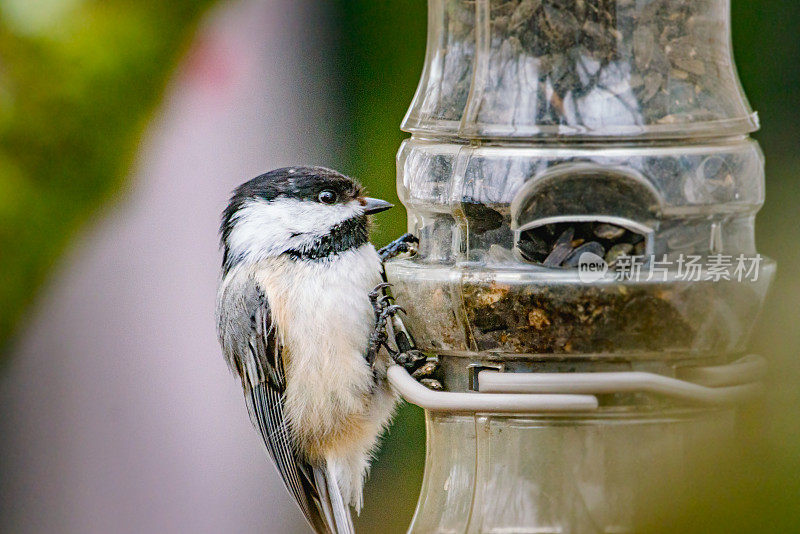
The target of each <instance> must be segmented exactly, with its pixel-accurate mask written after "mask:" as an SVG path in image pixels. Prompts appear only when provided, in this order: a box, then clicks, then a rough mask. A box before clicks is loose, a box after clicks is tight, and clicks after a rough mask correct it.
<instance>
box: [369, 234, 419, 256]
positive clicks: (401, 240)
mask: <svg viewBox="0 0 800 534" xmlns="http://www.w3.org/2000/svg"><path fill="white" fill-rule="evenodd" d="M416 243H419V239H418V238H417V236H415V235H414V234H411V233H406V234H403V235H401V236H400V237H398V238H397V239H395V240H394V241H392V242H391V243H389V244H388V245H386V246H385V247H383V248H382V249H380V250H379V251H378V255H379V256H380V258H381V261H388V260H390V259H392V258H394V257H395V256H397V255H399V254H403V253H404V252H412V251H413V250H414V247H413V245H414V244H416Z"/></svg>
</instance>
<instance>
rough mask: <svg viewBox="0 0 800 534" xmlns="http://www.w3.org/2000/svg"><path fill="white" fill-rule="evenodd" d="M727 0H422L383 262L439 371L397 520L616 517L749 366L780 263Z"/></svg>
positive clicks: (586, 528)
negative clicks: (414, 244) (413, 488)
mask: <svg viewBox="0 0 800 534" xmlns="http://www.w3.org/2000/svg"><path fill="white" fill-rule="evenodd" d="M757 127H758V122H757V118H756V116H755V114H754V113H753V112H752V111H751V109H750V107H749V105H748V103H747V101H746V99H745V97H744V94H743V92H742V90H741V86H740V84H739V82H738V78H737V75H736V71H735V67H734V63H733V58H732V53H731V43H730V27H729V1H728V0H477V1H475V0H429V19H428V49H427V55H426V59H425V67H424V71H423V74H422V79H421V81H420V85H419V88H418V90H417V94H416V96H415V97H414V101H413V103H412V104H411V108H410V110H409V112H408V115H407V116H406V119H405V121H404V124H403V129H404V130H405V131H408V132H410V133H411V134H412V137H411V138H410V139H408V140H406V141H405V142H404V143H403V145H402V147H401V149H400V152H399V154H398V164H397V168H398V189H399V192H400V195H401V200H402V201H403V204H404V205H405V206H406V208H407V210H408V218H409V231H411V232H413V233H414V234H416V235H417V236H418V237H419V239H420V243H419V249H418V252H417V253H416V255H414V256H413V257H410V258H401V259H396V260H393V261H391V262H389V263H388V264H387V274H388V277H389V280H390V282H392V283H393V284H394V288H393V291H394V294H395V296H396V297H397V300H398V302H399V303H401V304H402V305H403V306H404V308H405V309H406V310H407V312H408V315H407V318H406V322H407V325H408V327H409V329H410V330H411V333H412V334H413V335H414V337H415V338H416V341H417V344H418V345H419V347H420V348H421V349H423V350H424V351H426V352H428V353H430V354H435V355H436V356H438V358H439V362H440V365H439V369H438V371H437V378H438V379H439V380H440V381H441V383H442V384H443V386H444V391H442V392H433V391H427V390H424V389H422V386H420V385H418V384H416V383H415V382H413V381H412V380H411V379H410V377H409V376H408V375H407V374H405V372H404V371H403V370H402V369H399V368H393V370H392V373H391V379H392V381H393V383H394V384H395V385H396V386H397V388H398V389H399V390H400V391H401V392H402V393H403V394H404V395H405V396H406V398H408V399H409V400H410V401H412V402H416V403H418V404H420V405H422V406H423V407H425V408H426V416H427V430H428V443H427V447H428V448H427V463H426V470H425V477H424V482H423V489H422V494H421V496H420V500H419V504H418V508H417V512H416V515H415V517H414V521H413V524H412V526H411V531H412V532H420V533H430V532H537V533H550V532H553V533H557V532H558V533H583V532H608V533H611V532H631V531H634V530H635V525H636V524H637V519H636V518H637V517H639V515H640V514H642V513H644V509H643V507H644V506H645V501H646V496H647V495H648V494H649V493H650V492H651V490H652V489H653V488H654V487H656V486H659V485H663V484H670V485H673V486H675V487H676V488H679V487H680V485H681V484H685V483H687V480H688V477H687V473H685V472H684V471H685V469H686V463H685V460H686V458H687V456H688V455H690V454H691V452H692V451H693V450H695V449H698V448H703V447H707V446H708V445H709V444H712V443H716V444H718V445H719V446H724V443H725V440H727V439H729V436H730V432H731V429H732V423H733V415H734V413H735V406H736V403H737V402H743V401H746V400H747V399H748V398H749V396H750V395H751V394H752V393H754V391H755V390H757V389H758V385H757V383H758V380H759V379H760V373H761V371H762V361H761V360H760V358H757V357H754V356H746V355H745V352H744V351H745V349H746V344H747V341H748V337H749V333H750V329H751V327H752V325H753V324H754V322H755V319H756V317H757V315H758V313H759V309H760V307H761V305H762V302H763V300H764V296H765V293H766V290H767V288H768V286H769V283H770V280H771V278H772V275H773V272H774V264H773V263H772V262H771V261H770V260H769V259H767V258H763V257H761V256H759V255H757V253H756V249H755V243H754V218H755V214H756V212H757V211H758V209H759V208H760V206H761V204H762V203H763V200H764V185H763V181H764V175H763V168H764V162H763V156H762V153H761V151H760V149H759V147H758V145H757V144H756V143H755V142H754V141H752V140H751V139H750V138H748V134H750V133H751V132H753V131H754V130H756V129H757Z"/></svg>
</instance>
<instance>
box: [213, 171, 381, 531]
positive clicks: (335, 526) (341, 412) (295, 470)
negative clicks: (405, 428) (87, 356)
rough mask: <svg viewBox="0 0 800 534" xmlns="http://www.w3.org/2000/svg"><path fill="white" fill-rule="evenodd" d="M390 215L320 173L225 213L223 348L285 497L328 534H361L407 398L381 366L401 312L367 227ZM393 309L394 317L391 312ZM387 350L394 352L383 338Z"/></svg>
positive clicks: (247, 190)
mask: <svg viewBox="0 0 800 534" xmlns="http://www.w3.org/2000/svg"><path fill="white" fill-rule="evenodd" d="M390 207H391V204H389V203H388V202H385V201H382V200H377V199H373V198H367V197H365V196H364V192H363V190H362V188H361V186H360V185H359V184H358V183H357V182H355V181H354V180H352V179H351V178H348V177H347V176H344V175H342V174H339V173H338V172H335V171H332V170H329V169H325V168H321V167H290V168H283V169H277V170H274V171H271V172H268V173H266V174H263V175H261V176H258V177H257V178H254V179H252V180H250V181H249V182H246V183H244V184H243V185H241V186H239V187H238V188H237V189H236V190H235V192H234V194H233V196H232V198H231V200H230V203H229V205H228V207H227V209H225V211H224V213H223V219H222V226H221V233H222V238H221V241H222V247H223V250H224V256H223V265H222V281H221V283H220V286H219V292H218V296H217V311H216V313H217V321H218V333H219V339H220V343H221V345H222V349H223V352H224V354H225V358H226V360H227V362H228V365H229V366H230V368H231V369H232V370H233V371H234V372H235V373H237V374H238V375H239V377H240V378H241V380H242V386H243V387H244V391H245V398H246V401H247V407H248V411H249V412H250V417H251V420H252V422H253V424H254V425H255V426H256V428H258V430H259V431H260V432H261V435H262V437H263V439H264V442H265V443H266V445H267V448H268V450H269V453H270V455H271V456H272V459H273V460H274V462H275V464H276V466H277V467H278V470H279V471H280V474H281V476H282V477H283V481H284V483H285V484H286V487H287V488H288V490H289V491H290V492H291V494H292V495H293V496H294V498H295V499H296V500H297V502H298V504H299V505H300V508H301V510H302V511H303V513H304V514H305V516H306V518H307V519H308V521H309V523H311V525H312V527H313V528H314V529H315V530H316V531H317V532H320V533H331V534H339V533H344V532H352V531H353V526H352V520H351V517H350V512H349V508H348V505H352V506H354V507H355V508H356V510H359V509H360V507H361V503H362V497H361V493H362V485H363V481H364V477H365V475H366V473H367V470H368V468H369V461H370V458H371V453H372V452H373V450H374V448H375V446H376V443H377V440H378V437H379V435H380V434H381V432H382V430H383V428H384V426H385V425H386V424H387V422H388V421H389V418H390V417H391V414H392V411H393V409H394V405H395V402H396V396H395V395H394V394H393V393H392V391H391V389H390V388H389V385H388V384H387V382H386V369H387V367H388V366H389V364H390V363H391V359H390V357H389V356H388V355H386V354H385V353H380V354H378V349H379V347H380V344H381V335H382V334H381V333H380V329H381V327H382V324H383V323H384V322H385V318H386V316H387V315H388V314H389V313H391V312H392V310H391V309H390V308H391V307H388V308H387V307H386V304H385V299H379V298H377V293H376V289H375V288H376V287H377V288H379V289H380V287H381V286H380V284H381V272H382V264H381V260H380V258H379V256H378V253H377V252H376V251H375V248H374V247H373V246H372V244H370V242H369V220H368V216H369V215H371V214H374V213H378V212H380V211H383V210H386V209H388V208H390ZM381 304H383V308H381ZM384 339H385V338H384Z"/></svg>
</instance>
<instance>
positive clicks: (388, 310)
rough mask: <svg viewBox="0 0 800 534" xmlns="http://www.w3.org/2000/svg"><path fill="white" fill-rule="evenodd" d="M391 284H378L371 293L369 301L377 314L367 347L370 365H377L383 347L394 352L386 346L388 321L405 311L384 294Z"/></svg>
mask: <svg viewBox="0 0 800 534" xmlns="http://www.w3.org/2000/svg"><path fill="white" fill-rule="evenodd" d="M390 285H391V284H388V283H386V282H384V283H382V284H378V285H377V286H376V287H375V289H373V290H372V291H371V292H370V293H369V300H370V302H371V303H372V309H373V311H374V312H375V327H374V328H373V330H372V332H371V333H370V336H369V344H368V345H367V356H366V357H367V362H368V363H369V364H370V365H373V364H374V363H375V359H376V358H377V356H378V351H380V350H381V347H386V350H388V351H389V352H390V353H391V352H392V351H391V349H390V348H389V346H388V345H387V344H386V341H387V340H388V338H389V336H388V334H387V333H386V321H388V320H389V318H390V317H391V316H392V315H394V314H395V313H397V312H398V311H404V310H403V308H402V307H401V306H398V305H396V304H391V303H390V301H391V297H390V296H389V295H387V294H385V293H384V290H385V289H386V288H388V287H389V286H390Z"/></svg>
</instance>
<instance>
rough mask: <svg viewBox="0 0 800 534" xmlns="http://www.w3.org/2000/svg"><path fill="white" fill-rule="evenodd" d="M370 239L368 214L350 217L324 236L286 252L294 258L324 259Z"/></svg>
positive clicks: (307, 259)
mask: <svg viewBox="0 0 800 534" xmlns="http://www.w3.org/2000/svg"><path fill="white" fill-rule="evenodd" d="M368 241H369V222H368V220H367V216H366V215H358V216H356V217H350V218H349V219H346V220H344V221H342V222H340V223H339V224H337V225H336V226H334V227H333V228H331V231H330V232H328V233H327V234H325V235H324V236H321V237H318V238H317V239H315V240H314V241H313V242H311V243H309V244H308V245H305V246H303V247H300V248H296V249H290V250H287V251H286V254H287V255H288V256H289V257H290V258H293V259H297V260H305V261H322V260H326V259H330V258H333V257H335V256H336V255H337V254H340V253H342V252H346V251H348V250H351V249H355V248H358V247H360V246H361V245H364V244H365V243H367V242H368Z"/></svg>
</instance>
